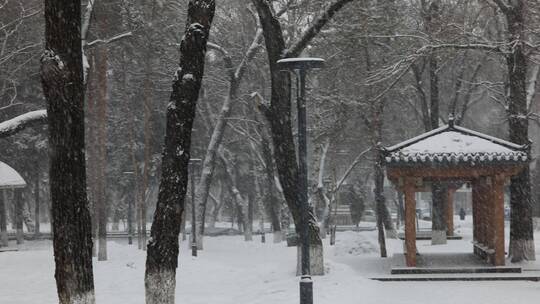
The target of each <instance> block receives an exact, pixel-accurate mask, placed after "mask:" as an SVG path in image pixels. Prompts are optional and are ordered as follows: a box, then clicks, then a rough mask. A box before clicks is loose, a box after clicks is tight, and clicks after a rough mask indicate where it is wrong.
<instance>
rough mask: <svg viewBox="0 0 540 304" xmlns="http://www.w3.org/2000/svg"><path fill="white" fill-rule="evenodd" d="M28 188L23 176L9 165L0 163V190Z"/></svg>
mask: <svg viewBox="0 0 540 304" xmlns="http://www.w3.org/2000/svg"><path fill="white" fill-rule="evenodd" d="M22 187H26V182H25V181H24V179H23V178H22V176H21V175H20V174H19V173H18V172H17V171H15V169H13V168H11V167H10V166H9V165H8V164H6V163H3V162H1V161H0V189H6V188H22Z"/></svg>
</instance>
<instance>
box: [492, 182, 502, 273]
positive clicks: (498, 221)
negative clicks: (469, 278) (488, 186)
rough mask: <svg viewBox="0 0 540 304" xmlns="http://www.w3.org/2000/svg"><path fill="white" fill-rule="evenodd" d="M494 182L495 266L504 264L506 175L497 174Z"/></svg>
mask: <svg viewBox="0 0 540 304" xmlns="http://www.w3.org/2000/svg"><path fill="white" fill-rule="evenodd" d="M492 183H493V217H492V221H493V232H494V233H493V243H494V245H495V246H494V247H495V248H494V249H495V256H494V264H495V266H504V176H503V175H496V176H495V177H494V178H493V179H492Z"/></svg>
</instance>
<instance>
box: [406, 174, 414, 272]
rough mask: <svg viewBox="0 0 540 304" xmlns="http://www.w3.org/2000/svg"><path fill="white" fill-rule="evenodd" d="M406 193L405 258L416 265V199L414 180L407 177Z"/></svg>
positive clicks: (410, 264) (411, 265) (409, 263)
mask: <svg viewBox="0 0 540 304" xmlns="http://www.w3.org/2000/svg"><path fill="white" fill-rule="evenodd" d="M403 192H404V194H405V248H406V250H407V253H406V256H405V260H406V262H407V266H408V267H415V266H416V221H415V218H416V200H415V197H414V181H413V180H412V179H409V178H406V179H405V185H404V191H403Z"/></svg>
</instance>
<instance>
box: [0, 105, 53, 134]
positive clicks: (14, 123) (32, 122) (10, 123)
mask: <svg viewBox="0 0 540 304" xmlns="http://www.w3.org/2000/svg"><path fill="white" fill-rule="evenodd" d="M46 123H47V110H37V111H32V112H28V113H25V114H22V115H19V116H17V117H15V118H12V119H10V120H6V121H4V122H1V123H0V138H6V137H9V136H11V135H14V134H16V133H18V132H20V131H22V130H24V129H26V128H28V127H31V126H38V125H44V124H46Z"/></svg>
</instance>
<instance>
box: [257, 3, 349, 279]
mask: <svg viewBox="0 0 540 304" xmlns="http://www.w3.org/2000/svg"><path fill="white" fill-rule="evenodd" d="M252 2H253V4H254V5H255V7H256V8H257V13H258V15H259V19H260V22H261V26H262V28H263V35H264V39H265V45H266V50H267V54H268V64H269V66H270V76H271V91H272V93H271V100H270V105H269V106H267V107H265V109H264V114H265V116H266V117H267V119H268V122H269V123H270V129H271V132H272V139H273V144H274V153H275V158H276V159H279V162H277V163H276V166H277V171H278V175H279V180H280V182H281V186H282V187H283V194H284V196H285V200H286V202H287V205H288V206H289V210H290V211H291V213H292V215H293V219H294V222H295V226H296V230H297V232H298V233H300V229H299V227H300V224H301V218H302V216H301V215H302V214H301V210H302V206H301V205H300V203H299V202H301V198H300V197H299V195H300V193H299V192H298V191H297V190H298V189H297V185H298V181H299V176H298V163H297V161H296V151H295V144H294V137H293V133H292V120H291V118H292V117H291V100H290V97H291V95H290V88H291V78H290V75H288V74H287V75H284V74H283V73H281V71H280V68H279V67H278V66H277V61H278V60H279V59H282V58H284V57H295V56H298V55H299V54H300V53H301V52H302V51H303V50H304V48H305V47H306V46H307V44H308V43H309V42H310V41H311V40H312V39H313V37H315V36H316V35H317V34H318V33H319V32H320V30H321V29H322V27H323V26H324V25H325V24H326V23H327V22H328V21H329V20H330V19H331V18H332V16H333V15H334V14H335V13H336V12H337V11H339V10H340V9H341V8H342V7H343V6H344V5H345V4H346V3H348V2H350V0H341V1H340V0H338V1H336V2H334V3H332V4H331V5H329V6H328V8H327V10H325V12H324V13H323V14H322V16H321V17H319V18H317V19H316V20H315V22H314V23H313V26H312V27H310V28H308V29H307V30H306V32H305V33H304V35H303V36H302V37H301V38H300V39H299V40H298V41H297V42H296V43H294V44H293V45H292V46H291V47H290V48H289V49H287V48H286V46H285V39H284V38H283V31H282V28H281V25H280V23H279V20H278V19H277V17H276V16H275V15H274V14H273V10H272V8H271V7H270V5H269V4H268V2H266V1H264V0H252ZM308 217H309V219H310V220H309V230H310V237H311V246H310V250H312V251H313V252H310V254H311V257H313V258H312V259H311V262H312V263H311V274H313V275H322V274H324V264H323V254H322V241H321V238H320V236H319V228H318V226H317V221H316V220H315V216H314V214H313V212H310V214H309V215H308ZM298 251H300V250H298ZM300 256H301V255H300V254H299V255H298V257H300ZM300 262H301V261H300V259H299V260H298V263H297V270H299V268H298V266H299V265H301V263H300ZM297 273H299V272H298V271H297Z"/></svg>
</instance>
